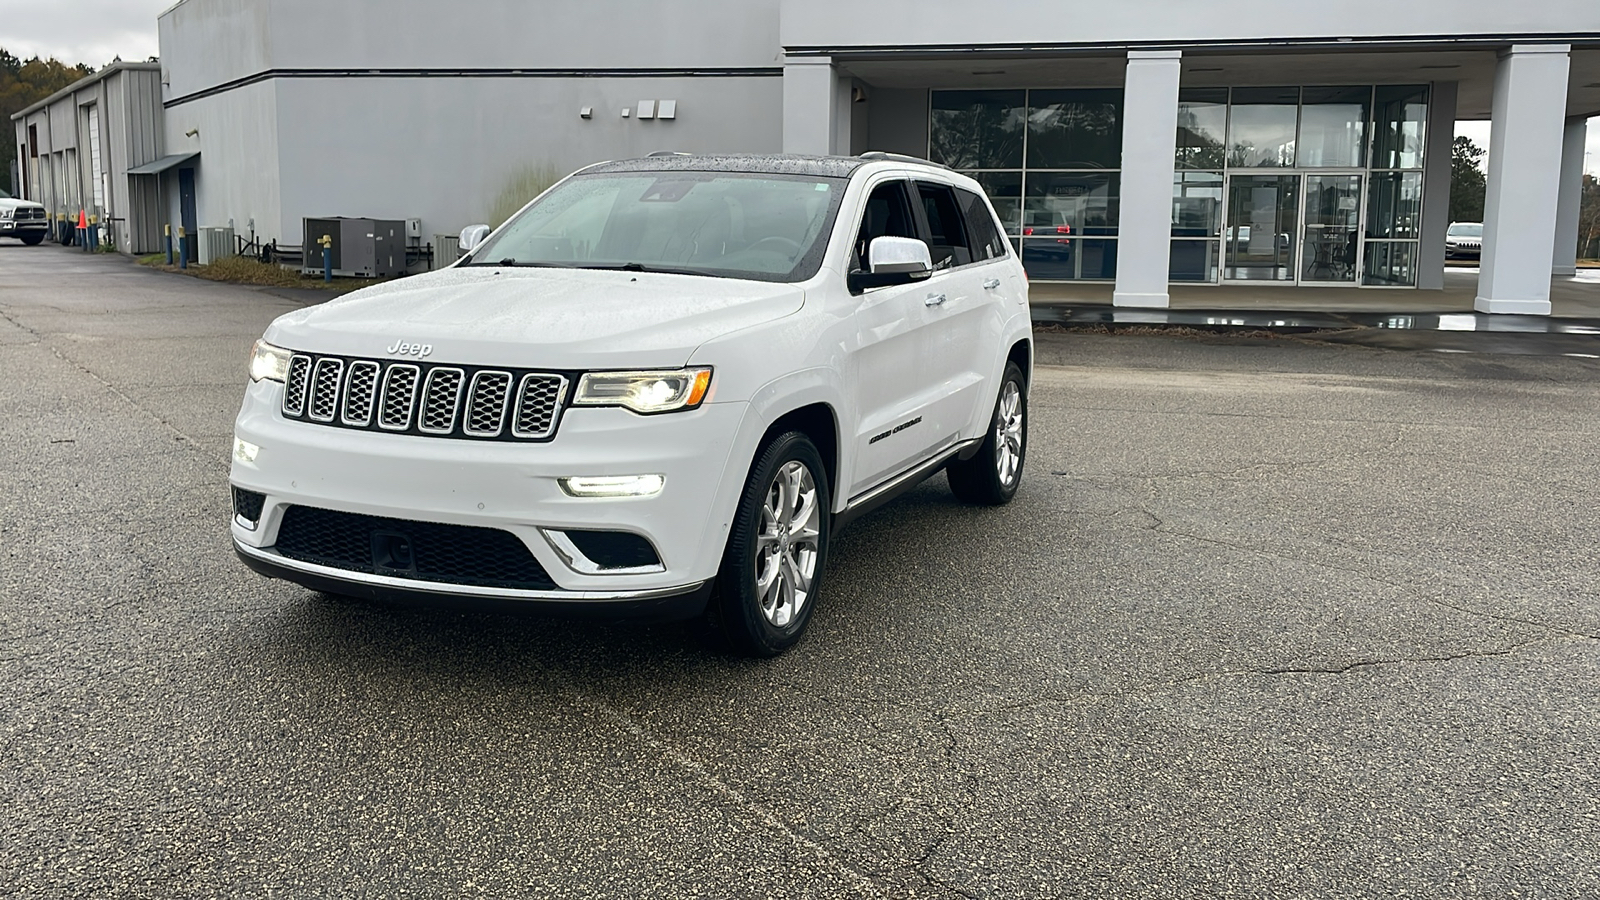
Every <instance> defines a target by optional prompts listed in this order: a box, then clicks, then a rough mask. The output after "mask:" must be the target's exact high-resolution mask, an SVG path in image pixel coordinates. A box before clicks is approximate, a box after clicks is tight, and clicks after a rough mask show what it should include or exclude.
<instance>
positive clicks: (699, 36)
mask: <svg viewBox="0 0 1600 900" xmlns="http://www.w3.org/2000/svg"><path fill="white" fill-rule="evenodd" d="M159 28H160V41H161V98H162V107H163V110H162V112H163V116H164V121H163V122H162V123H161V131H162V137H163V141H162V144H161V146H160V147H159V148H158V149H159V151H160V152H159V153H158V154H157V155H156V156H155V157H154V159H153V161H159V160H167V161H172V162H169V163H165V164H164V165H166V168H164V169H162V171H160V172H158V173H155V174H154V175H152V176H129V177H132V178H141V177H154V178H157V179H159V180H160V182H161V184H162V190H163V192H164V197H165V207H164V209H165V213H164V214H165V215H166V216H167V217H168V218H169V219H170V220H171V221H173V222H175V223H181V224H183V225H184V226H185V227H186V230H187V231H188V232H189V233H193V232H194V230H195V229H196V228H197V227H199V226H218V225H225V224H228V223H230V222H232V223H234V225H235V227H236V228H238V229H240V230H241V231H243V230H244V228H245V227H246V226H247V223H248V224H250V225H253V227H254V230H255V231H256V232H257V233H258V234H259V235H262V236H265V237H269V238H277V239H280V240H282V241H283V242H285V243H289V244H298V243H299V242H300V239H301V237H300V235H301V220H302V218H304V217H316V216H361V217H371V218H377V219H411V218H420V219H421V220H422V223H421V227H420V232H421V234H422V235H423V236H424V237H423V239H424V240H425V239H426V236H428V235H432V234H436V233H452V232H454V231H457V230H459V229H460V228H461V227H463V226H465V225H467V224H471V223H473V222H478V221H484V220H485V219H486V218H487V216H488V212H489V209H490V207H491V206H492V204H493V203H494V201H495V198H496V197H497V195H499V194H500V193H501V192H502V191H503V190H504V189H505V187H506V186H507V185H508V184H509V183H510V182H511V181H512V180H513V179H515V178H516V177H517V175H518V173H519V172H523V171H526V170H527V169H528V168H529V167H537V166H553V167H556V168H558V169H561V170H568V169H572V168H575V167H577V166H580V165H582V164H585V163H589V162H592V161H596V160H600V159H607V158H618V157H624V156H631V155H639V154H644V153H648V152H650V151H656V150H665V149H670V150H686V151H719V152H733V151H753V152H765V151H773V150H780V149H781V150H785V151H791V152H802V153H817V154H825V153H839V154H855V153H860V152H862V151H865V150H868V149H873V150H888V151H896V152H901V153H908V154H913V155H917V156H927V157H930V158H932V159H933V160H935V161H938V162H942V163H944V164H946V165H949V166H951V167H953V168H956V169H959V170H961V171H964V172H969V173H971V174H973V175H974V176H975V177H977V178H978V179H979V180H980V181H981V182H982V183H983V184H984V185H985V186H986V187H987V189H988V190H989V193H990V195H991V197H992V198H993V200H994V202H995V204H996V206H997V208H998V209H999V211H1000V213H1001V215H1002V217H1003V218H1004V220H1005V222H1006V225H1007V227H1008V229H1009V231H1010V233H1011V238H1012V241H1013V244H1014V246H1015V247H1016V248H1017V249H1018V251H1019V252H1020V254H1021V256H1022V259H1023V262H1024V264H1025V265H1026V267H1027V269H1028V271H1029V274H1030V277H1031V279H1032V280H1033V282H1034V283H1035V285H1036V286H1038V285H1043V284H1050V283H1059V284H1064V285H1073V284H1085V283H1100V284H1102V285H1109V286H1111V287H1110V293H1109V295H1110V297H1111V298H1112V299H1113V300H1114V302H1115V303H1116V304H1118V305H1125V306H1147V307H1161V306H1165V305H1167V304H1168V302H1169V291H1170V287H1169V285H1173V284H1217V285H1228V284H1261V283H1268V284H1275V285H1278V286H1280V287H1282V286H1289V287H1295V286H1304V287H1306V288H1312V287H1326V286H1344V287H1347V288H1352V289H1355V288H1371V289H1394V288H1410V289H1418V288H1420V289H1437V288H1440V287H1441V286H1442V285H1443V281H1444V274H1443V267H1444V259H1443V252H1444V249H1443V245H1444V240H1443V236H1444V230H1445V228H1446V227H1447V225H1448V215H1449V184H1450V142H1451V137H1452V134H1453V122H1454V121H1455V120H1456V119H1491V120H1492V123H1493V125H1492V135H1493V136H1492V144H1493V153H1492V154H1491V163H1490V171H1489V195H1488V203H1487V212H1486V215H1485V235H1484V248H1483V263H1482V274H1481V276H1480V277H1479V279H1478V289H1477V300H1476V306H1477V308H1478V309H1479V310H1481V311H1485V312H1520V313H1534V314H1547V313H1549V311H1550V302H1549V296H1550V285H1551V275H1552V272H1563V271H1565V272H1570V271H1571V270H1572V267H1573V264H1574V256H1575V247H1576V233H1577V212H1578V198H1579V192H1580V189H1581V188H1580V185H1581V173H1582V166H1583V141H1584V123H1585V121H1586V119H1587V117H1589V116H1592V115H1595V114H1597V113H1600V4H1596V3H1594V2H1593V0H1546V2H1542V3H1522V4H1507V3H1494V2H1487V0H1455V2H1448V3H1447V2H1444V0H1418V2H1413V3H1392V2H1380V0H1344V2H1340V3H1323V4H1292V5H1288V6H1284V7H1278V8H1274V9H1273V10H1271V11H1270V14H1263V11H1262V10H1261V8H1260V7H1259V6H1258V5H1257V4H1252V3H1246V2H1243V0H1216V2H1211V3H1194V2H1188V0H1135V2H1130V3H1120V4H1066V3H1060V2H1055V0H995V2H991V3H986V4H972V3H967V2H955V0H920V2H915V3H913V2H904V0H876V2H872V3H861V2H846V0H658V2H655V3H648V4H646V3H639V2H635V0H591V2H587V3H582V4H568V3H554V2H524V0H480V2H473V3H463V4H452V5H449V6H444V5H441V4H438V3H433V2H425V0H344V2H340V3H332V4H330V3H324V2H313V0H183V2H180V3H179V4H178V5H176V6H174V7H173V8H172V9H170V10H168V11H167V12H166V13H164V14H162V16H161V17H160V20H159ZM18 124H19V132H18V133H19V140H20V139H21V137H22V134H23V128H22V126H23V122H22V121H20V120H19V123H18ZM29 161H30V162H31V157H29Z"/></svg>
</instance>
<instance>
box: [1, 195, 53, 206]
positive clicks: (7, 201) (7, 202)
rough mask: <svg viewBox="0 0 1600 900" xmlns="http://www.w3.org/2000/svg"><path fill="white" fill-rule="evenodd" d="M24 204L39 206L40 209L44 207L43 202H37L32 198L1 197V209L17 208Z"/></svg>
mask: <svg viewBox="0 0 1600 900" xmlns="http://www.w3.org/2000/svg"><path fill="white" fill-rule="evenodd" d="M22 206H30V207H32V206H37V207H38V208H40V209H44V204H43V203H35V202H34V201H32V200H18V199H17V198H15V197H0V209H16V208H18V207H22Z"/></svg>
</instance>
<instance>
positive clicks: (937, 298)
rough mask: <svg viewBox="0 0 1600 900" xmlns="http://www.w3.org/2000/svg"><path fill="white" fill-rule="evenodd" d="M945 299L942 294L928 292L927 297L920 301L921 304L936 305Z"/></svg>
mask: <svg viewBox="0 0 1600 900" xmlns="http://www.w3.org/2000/svg"><path fill="white" fill-rule="evenodd" d="M944 301H945V296H944V295H943V294H929V295H928V299H926V300H924V301H922V305H923V306H938V305H939V304H941V303H943V302H944Z"/></svg>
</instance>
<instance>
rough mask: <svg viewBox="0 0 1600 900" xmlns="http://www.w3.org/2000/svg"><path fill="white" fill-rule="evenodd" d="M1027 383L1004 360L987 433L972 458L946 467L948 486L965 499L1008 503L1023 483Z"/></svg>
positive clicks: (1026, 422) (1011, 363)
mask: <svg viewBox="0 0 1600 900" xmlns="http://www.w3.org/2000/svg"><path fill="white" fill-rule="evenodd" d="M1027 415H1028V383H1027V381H1025V380H1024V379H1023V377H1022V370H1021V369H1020V368H1018V367H1017V364H1016V363H1014V362H1008V363H1006V372H1005V376H1004V377H1003V378H1002V379H1001V381H1000V395H999V396H998V397H997V398H996V399H995V403H994V416H993V418H992V419H991V420H990V424H989V434H988V435H987V436H986V437H985V438H984V439H983V445H982V446H980V447H979V448H978V452H977V453H976V454H974V455H973V457H972V458H971V459H967V460H955V461H953V462H951V463H950V465H949V466H948V467H947V469H946V475H947V477H948V478H949V479H950V490H951V491H953V492H954V493H955V495H956V496H957V497H959V498H960V499H962V500H964V501H966V502H967V503H978V504H982V505H984V506H999V505H1000V504H1002V503H1010V502H1011V498H1012V497H1014V496H1016V493H1017V486H1018V485H1020V484H1022V464H1023V462H1024V460H1026V459H1027V453H1028V419H1027Z"/></svg>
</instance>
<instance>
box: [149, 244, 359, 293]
mask: <svg viewBox="0 0 1600 900" xmlns="http://www.w3.org/2000/svg"><path fill="white" fill-rule="evenodd" d="M138 262H139V265H141V266H149V267H150V268H152V269H160V270H161V271H163V272H176V273H178V274H179V275H191V276H193V277H195V278H204V279H206V280H207V281H222V282H227V283H228V284H250V285H255V286H257V287H282V288H319V289H322V290H330V291H343V290H350V289H351V288H352V287H365V286H367V285H368V284H374V283H376V281H375V280H367V279H362V280H361V281H360V282H359V283H357V284H352V282H351V280H350V279H343V278H341V279H336V280H335V281H333V282H332V283H331V284H329V283H325V282H323V280H322V277H321V276H320V275H316V276H313V275H302V274H300V271H299V270H298V269H288V268H284V267H283V266H280V265H275V264H273V263H264V262H261V261H260V260H257V259H251V258H250V257H248V256H230V257H228V258H226V259H219V260H217V261H216V262H214V263H212V264H211V265H209V266H199V265H193V264H191V265H190V266H189V268H187V269H180V268H178V267H177V266H169V265H167V256H166V254H165V253H152V254H150V255H149V256H141V257H139V259H138Z"/></svg>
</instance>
